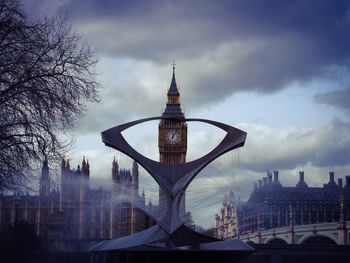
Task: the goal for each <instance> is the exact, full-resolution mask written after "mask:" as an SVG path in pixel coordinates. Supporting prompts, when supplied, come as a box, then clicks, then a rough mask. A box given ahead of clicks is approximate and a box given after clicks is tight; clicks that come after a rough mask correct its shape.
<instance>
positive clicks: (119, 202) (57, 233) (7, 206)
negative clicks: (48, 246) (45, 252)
mask: <svg viewBox="0 0 350 263" xmlns="http://www.w3.org/2000/svg"><path fill="white" fill-rule="evenodd" d="M89 177H90V166H89V162H88V161H85V158H84V159H83V161H82V164H81V166H79V165H78V167H77V169H76V170H74V169H71V168H70V164H69V160H62V164H61V185H60V190H59V191H55V190H51V191H50V176H49V167H48V163H47V161H44V163H43V167H42V173H41V177H40V184H39V185H40V189H39V195H36V196H30V195H28V194H27V195H10V196H5V195H1V196H0V225H1V226H2V227H5V226H6V225H13V224H14V222H15V221H19V220H24V221H27V222H29V223H30V224H32V225H33V226H34V228H35V231H36V233H37V235H39V236H40V237H41V238H43V239H45V240H46V239H47V240H101V239H111V238H117V237H122V236H126V235H130V234H133V233H136V232H139V231H141V230H143V229H145V228H147V227H149V226H150V225H152V224H153V221H152V219H150V218H149V216H147V215H146V214H145V213H144V212H143V211H144V210H145V209H147V208H146V206H145V195H144V193H142V195H140V193H139V182H138V177H139V172H138V165H137V163H136V162H134V163H133V167H132V170H131V171H130V170H125V169H119V167H118V163H117V162H116V161H115V160H113V163H112V180H113V182H114V184H112V190H106V189H102V188H100V189H91V188H90V185H89Z"/></svg>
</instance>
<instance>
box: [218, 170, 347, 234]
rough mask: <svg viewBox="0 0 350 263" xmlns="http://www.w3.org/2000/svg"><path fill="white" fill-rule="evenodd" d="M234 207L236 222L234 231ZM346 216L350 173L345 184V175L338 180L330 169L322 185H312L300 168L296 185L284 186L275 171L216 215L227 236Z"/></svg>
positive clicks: (224, 206) (225, 205)
mask: <svg viewBox="0 0 350 263" xmlns="http://www.w3.org/2000/svg"><path fill="white" fill-rule="evenodd" d="M233 207H234V208H233ZM234 210H236V214H237V225H236V230H235V231H232V228H233V227H234V224H232V223H231V224H230V222H232V221H235V219H234V216H235V214H234V213H232V212H231V211H234ZM346 220H350V176H346V184H345V186H343V182H342V178H339V179H338V182H337V183H336V182H335V180H334V172H330V173H329V181H328V183H326V184H324V185H323V187H309V186H308V184H307V183H306V181H305V180H304V172H302V171H301V172H299V181H298V183H297V184H296V186H295V187H284V186H282V184H281V182H280V181H279V179H278V171H274V173H273V175H272V174H271V173H270V172H268V173H267V176H266V177H263V179H262V180H258V183H255V184H254V190H253V192H252V193H251V195H250V198H249V199H248V201H247V202H239V201H231V202H230V203H229V204H227V202H224V203H223V205H222V209H221V213H220V215H216V216H215V221H216V226H215V232H216V236H217V237H219V238H223V239H226V238H233V237H237V236H239V235H242V234H247V233H251V232H255V231H258V230H263V229H271V228H277V227H283V226H290V225H305V224H316V223H324V222H338V221H346Z"/></svg>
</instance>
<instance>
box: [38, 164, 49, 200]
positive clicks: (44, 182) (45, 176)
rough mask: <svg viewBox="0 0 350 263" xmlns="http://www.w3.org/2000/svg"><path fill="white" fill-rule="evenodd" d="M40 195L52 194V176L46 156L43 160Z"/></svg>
mask: <svg viewBox="0 0 350 263" xmlns="http://www.w3.org/2000/svg"><path fill="white" fill-rule="evenodd" d="M39 184H40V193H39V194H40V196H48V195H49V194H50V178H49V165H48V162H47V159H46V158H45V160H44V162H43V168H42V170H41V178H40V182H39Z"/></svg>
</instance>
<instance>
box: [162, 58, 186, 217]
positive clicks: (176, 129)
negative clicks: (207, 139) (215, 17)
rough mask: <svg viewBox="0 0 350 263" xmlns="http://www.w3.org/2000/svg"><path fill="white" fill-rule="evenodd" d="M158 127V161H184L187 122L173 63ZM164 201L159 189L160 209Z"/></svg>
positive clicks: (183, 209) (181, 206) (183, 204)
mask: <svg viewBox="0 0 350 263" xmlns="http://www.w3.org/2000/svg"><path fill="white" fill-rule="evenodd" d="M162 117H164V118H166V119H162V120H161V121H160V123H159V127H158V146H159V161H160V162H161V163H170V164H178V163H185V162H186V152H187V124H186V122H185V116H184V114H183V112H182V109H181V104H180V93H179V90H178V88H177V84H176V79H175V63H174V64H173V77H172V80H171V84H170V87H169V90H168V93H167V103H166V107H165V110H164V112H163V114H162ZM164 206H165V202H164V197H163V193H162V191H161V190H160V189H159V208H160V211H162V208H164ZM184 214H185V195H184V197H183V199H182V201H181V205H180V215H184Z"/></svg>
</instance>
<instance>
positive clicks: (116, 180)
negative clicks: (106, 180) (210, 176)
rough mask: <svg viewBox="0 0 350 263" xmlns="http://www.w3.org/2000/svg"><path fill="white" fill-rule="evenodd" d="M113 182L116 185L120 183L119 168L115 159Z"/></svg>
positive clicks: (113, 163)
mask: <svg viewBox="0 0 350 263" xmlns="http://www.w3.org/2000/svg"><path fill="white" fill-rule="evenodd" d="M112 180H113V182H114V183H117V182H118V181H119V166H118V163H117V161H116V160H115V157H114V158H113V162H112Z"/></svg>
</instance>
